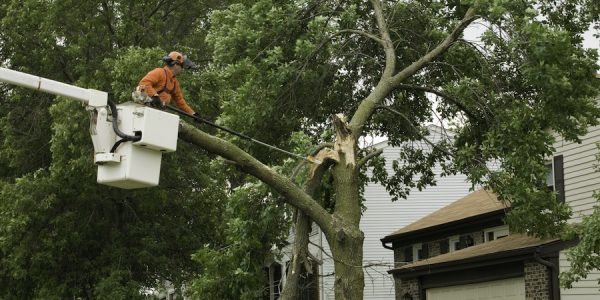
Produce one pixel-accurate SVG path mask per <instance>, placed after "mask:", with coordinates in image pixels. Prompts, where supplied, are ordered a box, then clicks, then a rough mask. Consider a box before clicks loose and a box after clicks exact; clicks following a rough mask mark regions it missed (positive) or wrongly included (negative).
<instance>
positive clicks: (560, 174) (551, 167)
mask: <svg viewBox="0 0 600 300" xmlns="http://www.w3.org/2000/svg"><path fill="white" fill-rule="evenodd" d="M546 170H547V173H546V186H548V189H549V190H550V191H554V192H556V194H557V197H558V201H560V202H562V203H564V202H565V175H564V166H563V156H562V155H557V156H555V157H553V158H552V161H549V162H548V163H547V164H546Z"/></svg>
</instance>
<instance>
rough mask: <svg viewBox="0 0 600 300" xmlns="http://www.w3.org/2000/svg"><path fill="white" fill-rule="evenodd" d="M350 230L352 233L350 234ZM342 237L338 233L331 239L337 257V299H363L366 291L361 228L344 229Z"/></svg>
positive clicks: (335, 257) (335, 263)
mask: <svg viewBox="0 0 600 300" xmlns="http://www.w3.org/2000/svg"><path fill="white" fill-rule="evenodd" d="M349 231H351V232H352V234H348V233H349ZM344 232H346V233H345V234H344V236H343V238H342V239H340V235H339V234H338V235H337V236H336V237H333V238H332V239H328V240H330V243H329V245H330V247H331V252H332V255H333V257H334V259H335V261H334V267H335V299H337V300H342V299H362V298H363V291H364V279H365V275H364V272H363V267H362V263H363V241H364V236H363V233H362V232H361V231H360V230H357V229H354V230H344Z"/></svg>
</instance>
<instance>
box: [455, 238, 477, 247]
mask: <svg viewBox="0 0 600 300" xmlns="http://www.w3.org/2000/svg"><path fill="white" fill-rule="evenodd" d="M458 240H459V241H458V245H459V248H458V249H456V250H460V249H465V248H469V247H471V246H473V245H475V240H474V239H473V236H471V235H470V234H467V235H461V236H460V238H459V239H458Z"/></svg>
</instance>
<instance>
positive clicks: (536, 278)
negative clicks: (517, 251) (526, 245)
mask: <svg viewBox="0 0 600 300" xmlns="http://www.w3.org/2000/svg"><path fill="white" fill-rule="evenodd" d="M551 274H552V273H551V271H550V269H549V268H548V267H546V266H544V265H542V264H540V263H538V262H535V261H527V262H525V298H526V299H527V300H546V299H550V297H551V295H550V284H551V281H550V280H551V279H550V276H551Z"/></svg>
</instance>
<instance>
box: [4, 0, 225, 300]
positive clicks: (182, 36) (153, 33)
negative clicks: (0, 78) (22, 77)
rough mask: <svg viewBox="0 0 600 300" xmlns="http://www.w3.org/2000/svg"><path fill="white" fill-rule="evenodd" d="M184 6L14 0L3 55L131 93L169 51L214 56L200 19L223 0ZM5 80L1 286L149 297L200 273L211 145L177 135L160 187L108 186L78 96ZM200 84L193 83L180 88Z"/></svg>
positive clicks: (217, 189) (217, 181)
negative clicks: (180, 140) (98, 175)
mask: <svg viewBox="0 0 600 300" xmlns="http://www.w3.org/2000/svg"><path fill="white" fill-rule="evenodd" d="M181 5H182V3H175V2H168V3H166V2H163V1H150V2H148V1H146V2H144V3H141V2H132V1H104V2H100V3H99V2H96V1H72V0H60V1H37V0H28V1H5V2H3V3H2V5H0V24H1V28H2V30H1V32H0V60H1V61H2V63H3V65H6V66H8V67H10V68H12V69H15V70H20V71H24V72H28V73H32V74H36V75H40V76H43V77H48V78H51V79H54V80H58V81H62V82H67V83H71V84H76V85H78V86H82V87H86V88H96V89H100V90H105V91H110V92H111V93H112V94H114V95H116V96H117V98H118V100H119V101H126V100H127V98H128V97H127V95H128V94H129V93H130V92H131V90H132V89H133V87H135V85H136V84H137V80H139V79H140V78H141V76H143V75H144V72H147V71H149V70H150V69H151V68H152V67H156V66H160V65H161V62H160V58H161V57H162V56H163V55H164V54H165V52H166V51H170V50H171V49H177V50H180V51H184V52H186V53H189V54H190V55H191V56H192V57H193V58H194V60H196V61H201V60H202V59H206V58H205V57H202V56H200V54H201V53H204V51H203V47H204V43H203V42H202V41H203V39H204V38H203V37H204V35H205V33H203V32H204V30H205V29H206V27H205V26H206V25H205V24H202V20H203V19H205V16H206V14H207V13H208V12H209V11H210V10H211V9H213V8H214V7H218V6H219V5H221V2H219V1H203V2H194V3H186V9H181ZM165 24H169V26H165ZM190 24H191V26H190ZM192 45H193V47H192ZM140 47H145V48H140ZM150 47H154V48H150ZM165 49H168V50H165ZM196 54H197V55H198V56H195V55H196ZM128 69H129V70H128ZM194 76H199V75H194V74H189V75H188V77H187V78H186V77H185V76H182V79H181V80H182V81H183V82H187V81H188V80H189V81H196V80H197V78H194ZM1 88H2V90H1V93H0V97H1V102H0V106H1V110H0V136H1V137H2V142H1V144H0V170H1V171H0V298H2V299H40V298H43V299H63V298H86V299H92V298H111V299H113V298H116V299H125V298H127V299H130V298H141V297H143V295H142V294H141V291H143V290H144V289H147V288H152V287H156V286H158V285H159V284H160V283H161V281H163V280H169V281H171V282H172V283H173V284H174V285H175V286H180V285H181V284H182V283H183V282H184V281H187V280H189V279H190V278H192V277H193V276H196V274H197V273H198V272H199V270H200V268H199V267H200V266H199V264H197V263H194V262H193V261H192V260H191V254H192V253H193V252H195V251H196V250H197V249H198V248H200V247H201V245H203V244H204V243H208V242H217V241H220V239H221V234H220V228H221V220H220V219H219V216H220V215H221V212H222V211H223V209H224V207H223V205H224V202H225V201H224V200H225V198H226V195H225V191H226V187H225V177H224V176H222V175H220V174H221V173H220V165H219V164H216V163H215V162H213V159H212V157H211V156H209V155H207V153H206V152H204V151H202V150H199V149H196V148H194V147H190V146H188V145H186V144H180V145H178V151H177V154H174V155H165V156H164V157H163V162H162V170H161V186H160V187H158V188H154V189H146V190H139V191H125V190H118V189H115V188H109V187H104V186H100V185H98V184H96V182H95V181H96V179H95V172H96V171H95V166H94V164H93V159H92V158H93V151H92V149H93V148H92V144H91V142H90V139H89V135H88V126H89V121H88V116H87V113H86V112H85V110H84V109H83V107H82V106H81V105H79V104H75V103H74V102H72V101H69V100H66V99H61V98H55V97H53V96H50V95H45V94H41V93H38V92H33V91H28V90H24V89H19V88H11V89H9V87H8V86H5V85H2V86H1ZM201 88H202V85H201V84H200V83H195V82H194V83H193V84H190V85H189V90H185V91H184V93H186V95H190V94H192V93H193V92H195V91H196V90H200V89H201ZM203 100H204V99H203ZM190 103H191V104H192V105H194V104H196V103H197V102H195V101H193V100H192V101H190ZM209 104H210V103H207V104H204V105H207V106H208V105H209ZM200 109H204V108H203V107H201V106H200ZM200 109H199V110H200ZM206 111H208V109H207V110H206ZM213 113H214V112H213Z"/></svg>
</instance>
